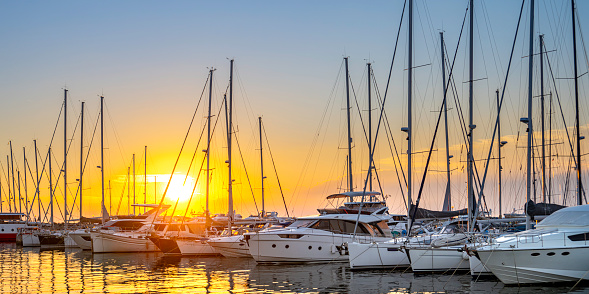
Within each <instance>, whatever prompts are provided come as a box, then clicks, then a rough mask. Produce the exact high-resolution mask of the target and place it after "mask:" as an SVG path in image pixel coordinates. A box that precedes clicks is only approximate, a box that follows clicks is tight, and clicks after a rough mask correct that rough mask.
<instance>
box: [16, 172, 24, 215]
mask: <svg viewBox="0 0 589 294" xmlns="http://www.w3.org/2000/svg"><path fill="white" fill-rule="evenodd" d="M16 176H17V177H16V181H17V183H18V185H17V187H18V212H20V213H22V203H21V199H22V196H21V194H20V170H17V171H16ZM25 208H26V206H25Z"/></svg>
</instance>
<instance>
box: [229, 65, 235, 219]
mask: <svg viewBox="0 0 589 294" xmlns="http://www.w3.org/2000/svg"><path fill="white" fill-rule="evenodd" d="M229 64H230V66H229V124H228V127H227V153H228V158H229V159H228V165H229V186H228V190H227V191H228V194H229V197H228V198H229V199H228V209H229V215H228V216H229V224H230V225H231V222H232V221H233V218H234V215H233V177H232V175H231V141H232V134H233V59H231V60H230V61H229ZM229 229H231V227H229Z"/></svg>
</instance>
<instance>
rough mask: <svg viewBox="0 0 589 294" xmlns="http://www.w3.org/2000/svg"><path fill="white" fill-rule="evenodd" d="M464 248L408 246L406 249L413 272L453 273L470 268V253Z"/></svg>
mask: <svg viewBox="0 0 589 294" xmlns="http://www.w3.org/2000/svg"><path fill="white" fill-rule="evenodd" d="M462 248H464V247H440V248H431V247H428V248H408V249H406V250H407V251H408V252H407V254H408V256H409V260H410V261H411V269H412V270H413V272H424V273H432V272H437V273H440V272H441V273H445V272H448V273H453V272H455V271H469V270H470V263H469V261H468V254H466V252H464V251H463V250H462Z"/></svg>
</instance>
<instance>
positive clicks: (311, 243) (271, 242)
mask: <svg viewBox="0 0 589 294" xmlns="http://www.w3.org/2000/svg"><path fill="white" fill-rule="evenodd" d="M287 232H288V231H286V232H285V234H260V233H256V234H251V235H249V236H250V239H249V241H248V243H249V251H250V254H251V255H252V257H253V258H254V259H255V260H256V261H257V262H260V263H279V262H285V263H289V262H290V263H299V262H305V263H315V262H348V261H349V260H350V258H349V255H348V251H347V244H348V243H351V242H354V241H356V240H355V239H354V238H353V236H352V235H344V234H329V235H327V234H324V233H322V234H317V235H315V234H305V235H302V236H301V237H300V238H296V239H294V238H289V237H281V236H280V235H283V236H290V235H289V234H288V233H287ZM386 240H387V239H385V238H381V240H379V241H381V242H384V241H386ZM363 241H365V242H370V238H366V240H363Z"/></svg>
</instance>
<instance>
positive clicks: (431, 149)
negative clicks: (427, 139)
mask: <svg viewBox="0 0 589 294" xmlns="http://www.w3.org/2000/svg"><path fill="white" fill-rule="evenodd" d="M469 9H472V7H468V6H467V8H466V11H465V12H464V18H463V20H462V28H460V34H459V35H458V43H457V44H456V50H455V51H454V59H453V60H452V66H451V67H450V72H449V76H448V80H450V79H451V78H452V76H453V74H454V65H455V64H456V57H457V56H458V49H459V48H460V40H461V39H462V32H463V31H464V24H465V23H466V16H467V15H468V11H469ZM447 91H448V88H446V92H447ZM444 94H446V93H444ZM446 99H447V95H444V99H442V105H441V106H440V113H439V114H438V121H437V123H436V128H435V130H434V135H433V138H432V143H431V145H430V148H429V152H428V155H427V161H426V164H425V168H424V170H423V177H422V179H421V184H420V185H419V192H418V193H417V200H416V201H415V209H414V210H413V215H412V216H411V222H410V225H409V229H408V230H407V235H409V234H410V233H411V227H413V224H414V223H415V215H416V214H417V209H418V208H419V201H420V200H421V196H422V195H423V194H422V193H423V187H424V184H425V179H426V176H427V169H428V167H429V163H430V159H431V155H432V151H433V149H434V145H435V141H436V135H437V134H438V128H439V126H440V121H441V118H442V113H443V110H444V104H445V102H446ZM409 205H410V206H411V203H409Z"/></svg>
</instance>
